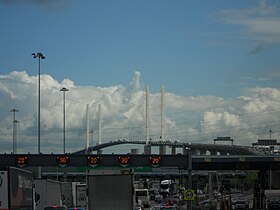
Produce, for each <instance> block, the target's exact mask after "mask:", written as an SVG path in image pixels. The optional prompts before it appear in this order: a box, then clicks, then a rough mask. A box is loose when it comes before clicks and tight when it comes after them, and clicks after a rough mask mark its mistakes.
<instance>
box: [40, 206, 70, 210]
mask: <svg viewBox="0 0 280 210" xmlns="http://www.w3.org/2000/svg"><path fill="white" fill-rule="evenodd" d="M44 210H68V208H67V206H56V205H54V206H46V207H45V208H44Z"/></svg>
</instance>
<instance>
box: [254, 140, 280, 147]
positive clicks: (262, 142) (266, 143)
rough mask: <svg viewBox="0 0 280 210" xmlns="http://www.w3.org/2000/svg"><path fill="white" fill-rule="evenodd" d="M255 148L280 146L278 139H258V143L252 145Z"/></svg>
mask: <svg viewBox="0 0 280 210" xmlns="http://www.w3.org/2000/svg"><path fill="white" fill-rule="evenodd" d="M252 145H253V146H274V145H280V143H278V142H277V139H258V142H256V143H252Z"/></svg>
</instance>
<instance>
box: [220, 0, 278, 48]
mask: <svg viewBox="0 0 280 210" xmlns="http://www.w3.org/2000/svg"><path fill="white" fill-rule="evenodd" d="M278 11H279V7H278V4H274V5H267V4H266V1H265V0H262V1H260V4H259V5H258V6H256V7H254V8H248V9H242V10H241V9H240V10H238V9H235V10H229V9H227V10H222V11H220V13H219V14H218V17H219V19H220V20H222V21H224V22H226V23H228V24H235V25H240V26H242V27H244V29H245V30H243V35H246V37H247V38H249V39H252V40H258V41H262V42H267V43H280V38H279V37H280V36H279V35H280V16H279V12H278ZM260 49H262V48H260V47H259V48H256V49H255V50H257V51H259V50H260ZM253 52H254V50H253Z"/></svg>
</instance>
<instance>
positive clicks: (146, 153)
mask: <svg viewBox="0 0 280 210" xmlns="http://www.w3.org/2000/svg"><path fill="white" fill-rule="evenodd" d="M151 150H152V148H151V145H144V154H145V155H149V154H151Z"/></svg>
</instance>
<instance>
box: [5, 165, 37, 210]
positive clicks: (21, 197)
mask: <svg viewBox="0 0 280 210" xmlns="http://www.w3.org/2000/svg"><path fill="white" fill-rule="evenodd" d="M32 209H33V174H32V173H31V172H30V171H27V170H23V169H20V168H15V167H5V168H0V210H32Z"/></svg>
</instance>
